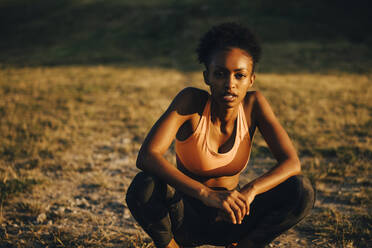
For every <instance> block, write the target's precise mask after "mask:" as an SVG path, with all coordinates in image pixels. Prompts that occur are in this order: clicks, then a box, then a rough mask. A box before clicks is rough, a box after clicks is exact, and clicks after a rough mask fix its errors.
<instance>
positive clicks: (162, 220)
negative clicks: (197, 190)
mask: <svg viewBox="0 0 372 248" xmlns="http://www.w3.org/2000/svg"><path fill="white" fill-rule="evenodd" d="M314 199H315V195H314V190H313V187H312V186H311V184H310V182H309V180H308V179H307V178H306V177H303V176H302V175H299V176H293V177H291V178H289V179H288V180H286V181H285V182H283V183H281V184H280V185H278V186H277V187H275V188H273V189H271V190H269V191H267V192H265V193H262V194H260V195H257V196H256V198H255V199H254V201H253V202H252V203H251V206H250V213H249V215H247V216H246V217H244V219H243V221H242V223H241V224H232V223H229V222H226V221H216V220H215V219H216V216H217V213H218V209H216V208H212V207H208V206H206V205H204V204H203V203H202V202H201V201H199V200H197V199H195V198H193V197H190V196H188V195H185V194H183V193H182V192H179V191H176V190H175V189H174V188H173V187H171V186H170V185H168V184H166V183H164V182H163V181H161V180H160V179H159V178H157V177H155V176H152V175H149V174H146V173H144V172H140V173H138V174H137V175H136V177H135V178H134V179H133V181H132V183H131V185H130V186H129V188H128V191H127V197H126V201H127V205H128V208H129V209H130V211H131V213H132V215H133V217H134V218H135V219H136V220H137V221H138V223H139V224H140V225H141V226H142V228H143V229H144V230H145V231H146V232H147V234H148V235H149V236H150V237H151V238H152V240H153V241H154V243H155V245H156V247H166V246H167V245H168V244H169V242H170V241H171V239H172V238H174V239H175V240H176V241H177V243H178V244H180V245H182V246H200V245H204V244H210V245H217V246H222V245H228V244H230V243H233V242H239V240H242V239H243V238H244V239H248V240H250V241H251V242H253V243H255V244H261V245H263V246H264V245H266V244H269V243H270V242H271V241H272V240H273V239H275V238H276V237H277V236H279V235H280V234H281V233H283V232H285V231H286V230H288V229H289V228H291V227H292V226H293V225H295V224H297V223H298V222H299V221H300V220H302V219H303V218H304V217H305V216H306V215H307V214H308V213H309V212H310V210H311V209H312V208H313V206H314Z"/></svg>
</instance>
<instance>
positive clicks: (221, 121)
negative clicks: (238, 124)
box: [211, 99, 239, 133]
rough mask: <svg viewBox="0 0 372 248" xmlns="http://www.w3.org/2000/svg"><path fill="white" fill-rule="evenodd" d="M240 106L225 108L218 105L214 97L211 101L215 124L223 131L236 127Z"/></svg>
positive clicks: (212, 116) (212, 118) (212, 117)
mask: <svg viewBox="0 0 372 248" xmlns="http://www.w3.org/2000/svg"><path fill="white" fill-rule="evenodd" d="M238 110H239V108H238V107H235V108H224V107H223V106H220V105H218V104H217V103H216V102H215V101H214V100H213V99H212V102H211V121H212V123H213V125H214V126H217V127H219V129H220V131H221V132H222V133H226V132H228V131H227V130H232V129H234V126H235V120H236V117H237V116H238Z"/></svg>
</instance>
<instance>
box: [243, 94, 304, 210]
mask: <svg viewBox="0 0 372 248" xmlns="http://www.w3.org/2000/svg"><path fill="white" fill-rule="evenodd" d="M254 96H255V103H254V106H253V111H254V112H253V115H254V117H255V122H256V125H257V127H258V129H259V130H260V132H261V134H262V136H263V138H264V139H265V141H266V143H267V144H268V146H269V148H270V150H271V152H272V154H273V156H274V157H275V159H276V160H277V162H278V164H277V165H276V166H275V167H274V168H272V169H271V170H269V171H268V172H267V173H265V174H263V175H262V176H260V177H258V178H257V179H255V180H253V181H252V182H250V183H248V184H247V185H245V186H244V187H243V188H242V190H241V193H242V194H243V195H245V196H246V199H247V204H250V203H251V202H252V201H253V199H254V197H255V196H256V195H258V194H261V193H263V192H266V191H268V190H270V189H272V188H274V187H275V186H277V185H278V184H280V183H282V182H284V181H285V180H287V179H288V178H289V177H291V176H294V175H297V174H299V173H300V172H301V164H300V161H299V159H298V156H297V153H296V150H295V148H294V146H293V144H292V142H291V140H290V138H289V137H288V135H287V133H286V131H285V130H284V129H283V127H282V126H281V125H280V123H279V121H278V119H277V118H276V116H275V114H274V112H273V111H272V109H271V107H270V105H269V103H268V102H267V100H266V99H265V97H264V96H263V95H262V94H261V93H260V92H255V94H254Z"/></svg>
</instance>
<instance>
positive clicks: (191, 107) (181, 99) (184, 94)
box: [173, 87, 209, 115]
mask: <svg viewBox="0 0 372 248" xmlns="http://www.w3.org/2000/svg"><path fill="white" fill-rule="evenodd" d="M208 97H209V93H208V92H207V91H205V90H202V89H198V88H194V87H187V88H184V89H183V90H181V91H180V92H179V93H178V94H177V96H176V97H175V98H174V100H173V104H174V105H175V107H176V108H177V110H178V111H179V112H180V114H182V115H191V114H195V113H202V112H203V109H204V106H205V104H206V102H207V100H208Z"/></svg>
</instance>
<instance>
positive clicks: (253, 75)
mask: <svg viewBox="0 0 372 248" xmlns="http://www.w3.org/2000/svg"><path fill="white" fill-rule="evenodd" d="M255 79H256V74H255V73H252V75H251V83H250V85H249V87H252V86H253V83H254V80H255Z"/></svg>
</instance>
